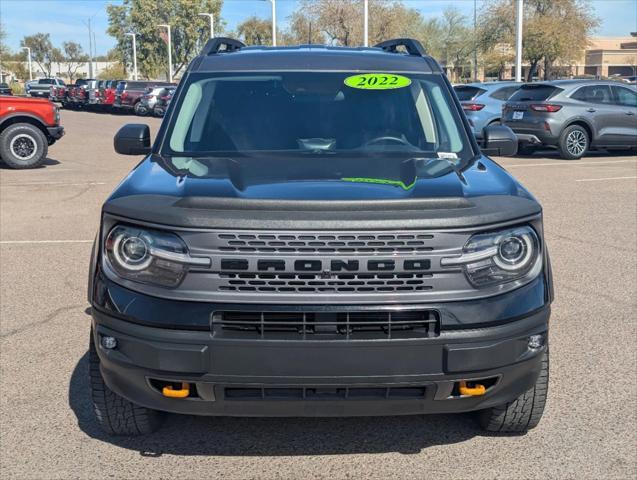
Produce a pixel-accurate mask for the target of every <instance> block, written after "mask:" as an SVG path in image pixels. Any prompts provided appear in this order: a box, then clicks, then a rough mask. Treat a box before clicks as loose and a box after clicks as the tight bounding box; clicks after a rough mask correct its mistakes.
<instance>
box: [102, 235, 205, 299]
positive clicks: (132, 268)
mask: <svg viewBox="0 0 637 480" xmlns="http://www.w3.org/2000/svg"><path fill="white" fill-rule="evenodd" d="M105 261H106V262H107V263H108V266H109V267H110V268H111V269H112V270H113V271H114V272H115V273H116V274H117V275H118V276H120V277H122V278H125V279H128V280H133V281H135V282H141V283H149V284H155V285H161V286H164V287H176V286H178V285H179V284H180V283H181V281H182V280H183V279H184V276H185V275H186V273H187V272H188V269H189V267H190V266H199V267H209V266H210V259H208V258H197V257H191V256H190V255H189V253H188V248H187V247H186V245H185V244H184V242H183V240H181V239H180V238H179V237H178V236H177V235H174V234H172V233H166V232H160V231H157V230H147V229H142V228H137V227H129V226H124V225H118V226H116V227H114V228H113V229H112V230H111V231H110V232H109V234H108V236H107V237H106V242H105Z"/></svg>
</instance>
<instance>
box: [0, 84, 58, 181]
mask: <svg viewBox="0 0 637 480" xmlns="http://www.w3.org/2000/svg"><path fill="white" fill-rule="evenodd" d="M63 135H64V127H62V126H61V125H60V112H59V109H58V107H56V106H55V105H54V104H53V103H52V102H50V101H49V100H45V99H36V98H26V97H8V96H2V97H0V159H1V160H2V161H4V163H5V164H7V165H8V166H9V167H11V168H35V167H39V166H40V165H42V163H43V162H44V160H45V159H46V154H47V151H48V147H49V145H53V144H54V143H55V142H56V141H57V140H59V139H60V138H62V136H63Z"/></svg>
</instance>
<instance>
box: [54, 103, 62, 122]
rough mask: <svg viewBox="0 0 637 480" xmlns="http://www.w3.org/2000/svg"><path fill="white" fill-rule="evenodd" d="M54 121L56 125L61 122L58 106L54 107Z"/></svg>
mask: <svg viewBox="0 0 637 480" xmlns="http://www.w3.org/2000/svg"><path fill="white" fill-rule="evenodd" d="M53 122H54V123H55V124H56V125H57V124H59V123H60V109H59V108H58V107H56V106H54V107H53Z"/></svg>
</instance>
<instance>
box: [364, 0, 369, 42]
mask: <svg viewBox="0 0 637 480" xmlns="http://www.w3.org/2000/svg"><path fill="white" fill-rule="evenodd" d="M363 7H364V10H365V12H364V13H363V46H365V47H369V0H365V2H364V3H363Z"/></svg>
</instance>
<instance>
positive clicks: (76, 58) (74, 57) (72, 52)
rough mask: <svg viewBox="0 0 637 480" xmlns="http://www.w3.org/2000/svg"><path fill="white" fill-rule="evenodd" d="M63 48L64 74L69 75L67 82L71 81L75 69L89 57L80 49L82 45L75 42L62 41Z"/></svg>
mask: <svg viewBox="0 0 637 480" xmlns="http://www.w3.org/2000/svg"><path fill="white" fill-rule="evenodd" d="M62 47H63V48H64V55H65V61H66V74H67V76H68V77H69V82H70V83H73V82H74V80H75V78H76V74H77V70H78V69H79V68H80V67H81V66H82V64H83V63H86V62H88V61H89V57H88V55H87V54H85V53H84V51H83V50H82V45H80V44H79V43H77V42H64V43H63V44H62Z"/></svg>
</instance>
